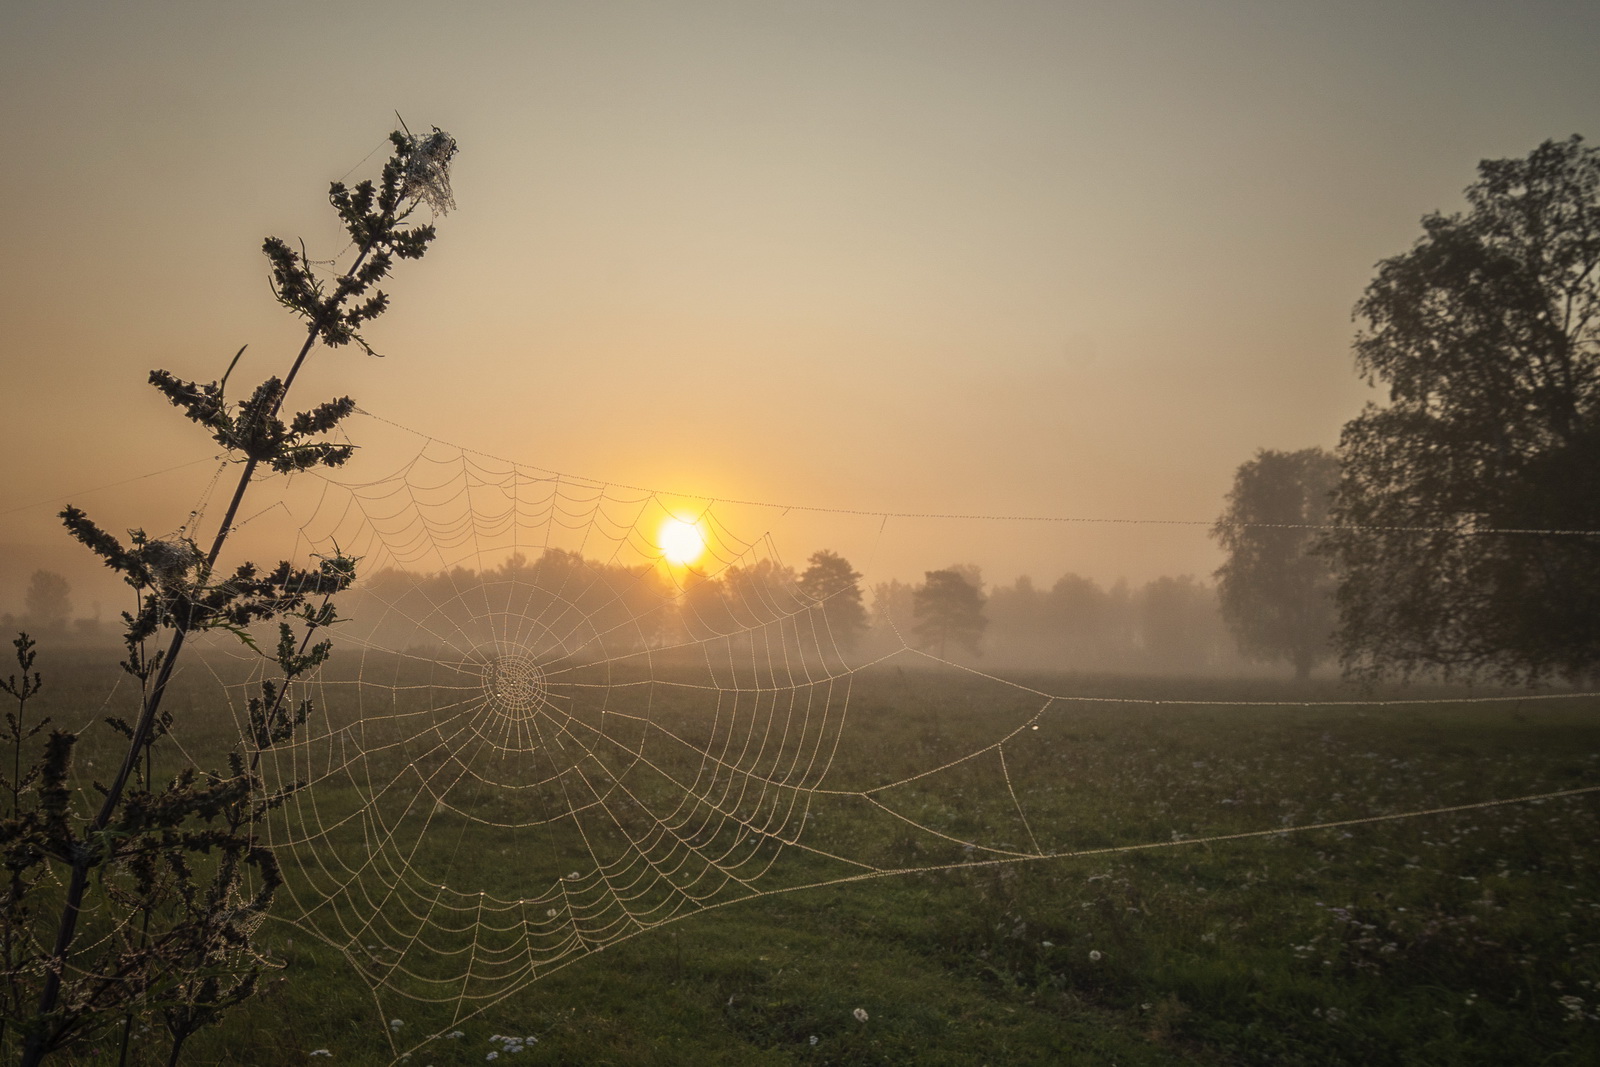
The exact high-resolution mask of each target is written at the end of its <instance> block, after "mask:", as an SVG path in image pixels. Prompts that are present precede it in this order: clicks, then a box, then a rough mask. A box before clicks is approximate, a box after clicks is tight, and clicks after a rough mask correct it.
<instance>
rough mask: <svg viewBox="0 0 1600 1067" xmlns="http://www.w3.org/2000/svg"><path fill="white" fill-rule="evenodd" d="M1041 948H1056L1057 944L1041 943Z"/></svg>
mask: <svg viewBox="0 0 1600 1067" xmlns="http://www.w3.org/2000/svg"><path fill="white" fill-rule="evenodd" d="M1039 947H1040V948H1055V947H1056V943H1055V942H1054V941H1041V942H1039Z"/></svg>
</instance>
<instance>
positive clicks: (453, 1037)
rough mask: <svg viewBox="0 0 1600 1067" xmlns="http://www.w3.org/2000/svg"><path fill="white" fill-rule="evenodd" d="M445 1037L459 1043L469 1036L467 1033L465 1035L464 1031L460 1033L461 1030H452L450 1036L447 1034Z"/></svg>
mask: <svg viewBox="0 0 1600 1067" xmlns="http://www.w3.org/2000/svg"><path fill="white" fill-rule="evenodd" d="M444 1036H445V1038H446V1039H447V1040H450V1041H459V1040H460V1039H461V1038H463V1037H466V1036H467V1035H466V1034H465V1033H463V1032H462V1031H460V1030H452V1031H450V1032H449V1033H448V1034H445V1035H444Z"/></svg>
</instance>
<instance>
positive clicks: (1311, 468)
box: [1211, 448, 1339, 680]
mask: <svg viewBox="0 0 1600 1067" xmlns="http://www.w3.org/2000/svg"><path fill="white" fill-rule="evenodd" d="M1338 482H1339V461H1338V459H1337V458H1335V457H1334V456H1333V455H1332V454H1330V453H1328V452H1325V451H1323V450H1322V449H1320V448H1306V449H1302V450H1300V451H1298V452H1273V451H1268V450H1266V449H1263V450H1261V451H1259V452H1257V453H1256V457H1255V458H1254V459H1252V460H1250V461H1249V462H1248V463H1243V464H1241V465H1240V466H1239V469H1238V471H1237V472H1236V473H1235V474H1234V476H1233V488H1232V489H1231V490H1230V491H1229V492H1228V506H1227V508H1226V509H1224V511H1223V513H1222V516H1221V518H1219V519H1218V520H1217V524H1216V525H1215V526H1213V527H1212V528H1211V536H1212V537H1214V538H1216V540H1217V543H1218V544H1220V545H1221V546H1222V549H1223V551H1225V552H1227V554H1228V560H1227V562H1226V563H1224V564H1223V565H1222V566H1221V567H1219V568H1218V569H1217V572H1216V578H1217V597H1218V600H1219V602H1220V604H1221V608H1222V620H1223V622H1225V623H1226V624H1227V626H1228V630H1229V632H1230V633H1232V634H1233V637H1234V640H1235V641H1236V642H1237V643H1238V646H1239V650H1240V651H1241V652H1243V653H1244V654H1245V656H1247V657H1249V658H1250V659H1254V660H1258V661H1261V662H1267V663H1271V662H1275V661H1282V662H1287V663H1289V664H1291V665H1293V667H1294V673H1295V677H1296V678H1299V679H1302V680H1304V679H1305V678H1306V677H1307V676H1309V675H1310V674H1311V668H1312V667H1314V666H1316V665H1317V663H1319V662H1320V661H1322V660H1324V659H1326V658H1328V657H1329V656H1330V655H1332V653H1333V646H1332V638H1333V629H1334V625H1335V623H1336V622H1337V613H1336V610H1335V607H1334V602H1333V593H1334V584H1335V583H1334V576H1333V570H1332V567H1331V566H1330V565H1329V562H1328V559H1327V557H1326V556H1322V555H1318V554H1315V553H1313V552H1312V551H1311V548H1312V546H1313V545H1314V544H1315V542H1316V541H1317V539H1318V538H1319V537H1320V536H1321V531H1320V530H1319V529H1317V527H1321V526H1325V525H1326V524H1327V521H1328V507H1329V505H1330V504H1331V502H1332V494H1333V489H1334V487H1335V486H1336V485H1337V484H1338Z"/></svg>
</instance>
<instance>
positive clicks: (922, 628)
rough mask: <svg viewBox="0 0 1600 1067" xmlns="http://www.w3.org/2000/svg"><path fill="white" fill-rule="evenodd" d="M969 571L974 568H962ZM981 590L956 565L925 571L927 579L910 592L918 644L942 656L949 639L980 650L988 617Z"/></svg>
mask: <svg viewBox="0 0 1600 1067" xmlns="http://www.w3.org/2000/svg"><path fill="white" fill-rule="evenodd" d="M963 569H965V570H966V571H967V572H968V573H971V572H973V571H974V570H975V569H976V568H973V567H971V566H970V565H968V566H967V567H965V568H963ZM983 603H984V598H983V593H982V592H981V591H980V589H979V587H978V586H977V585H976V584H975V583H974V582H972V581H970V580H969V579H968V578H967V577H966V576H965V575H963V574H962V570H959V569H957V568H955V567H951V568H948V569H946V570H942V571H928V572H927V577H926V581H925V582H924V583H923V584H922V585H920V586H918V587H917V589H916V592H915V593H914V594H913V608H912V614H913V615H914V616H915V618H916V624H915V625H914V626H913V627H912V630H913V631H914V632H915V633H916V635H917V639H918V642H919V647H921V648H924V649H929V650H931V651H933V652H934V653H935V654H936V655H938V656H939V657H940V658H941V659H943V658H944V655H945V650H946V648H947V646H948V645H949V643H950V642H954V643H955V644H956V645H957V646H959V647H960V648H963V649H965V650H966V651H967V652H969V653H971V654H972V655H974V656H979V655H982V654H983V650H982V647H981V642H982V640H983V631H984V629H985V628H986V627H987V626H988V624H989V621H988V619H986V618H984V615H983Z"/></svg>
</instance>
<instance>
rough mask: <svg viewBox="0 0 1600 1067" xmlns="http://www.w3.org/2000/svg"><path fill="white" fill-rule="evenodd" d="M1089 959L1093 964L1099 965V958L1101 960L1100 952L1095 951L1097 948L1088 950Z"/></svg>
mask: <svg viewBox="0 0 1600 1067" xmlns="http://www.w3.org/2000/svg"><path fill="white" fill-rule="evenodd" d="M1089 958H1090V959H1091V960H1093V961H1094V962H1096V963H1099V962H1100V958H1101V956H1100V950H1099V949H1097V948H1092V949H1090V950H1089Z"/></svg>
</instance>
